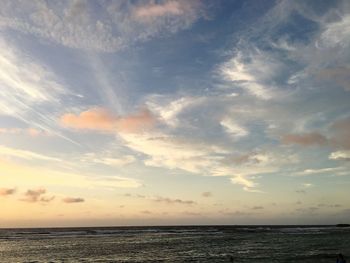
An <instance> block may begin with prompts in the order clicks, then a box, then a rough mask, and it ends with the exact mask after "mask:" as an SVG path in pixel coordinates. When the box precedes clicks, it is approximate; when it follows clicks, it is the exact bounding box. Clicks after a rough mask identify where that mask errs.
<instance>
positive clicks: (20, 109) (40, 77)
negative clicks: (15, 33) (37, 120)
mask: <svg viewBox="0 0 350 263" xmlns="http://www.w3.org/2000/svg"><path fill="white" fill-rule="evenodd" d="M0 49H1V50H2V52H1V54H0V69H1V72H0V85H1V91H0V111H1V113H2V114H9V115H15V116H23V114H25V113H26V112H28V111H29V112H30V111H32V107H33V106H38V105H43V104H45V103H50V104H59V97H60V96H62V95H64V94H66V93H67V92H66V90H65V88H64V87H63V86H62V85H61V84H60V83H59V81H58V80H57V79H56V76H55V74H54V73H53V72H51V71H50V70H49V69H48V68H47V67H44V66H42V65H41V64H40V63H38V62H37V61H35V60H34V59H32V58H30V57H29V56H28V55H27V54H23V52H21V51H19V50H18V49H16V48H14V46H13V45H10V44H9V43H6V42H5V41H4V40H2V39H0Z"/></svg>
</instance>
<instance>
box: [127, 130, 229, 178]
mask: <svg viewBox="0 0 350 263" xmlns="http://www.w3.org/2000/svg"><path fill="white" fill-rule="evenodd" d="M121 137H122V138H123V139H124V140H125V143H126V145H127V146H128V147H129V148H131V149H132V150H134V151H137V152H141V153H143V154H145V155H147V156H148V157H149V158H148V159H146V160H145V164H146V165H149V166H156V167H166V168H170V169H175V168H177V169H182V170H186V171H189V172H193V173H204V174H206V173H207V171H206V170H207V168H208V167H210V166H211V165H213V163H215V162H216V159H217V156H216V155H217V154H219V153H224V152H225V150H224V149H222V148H220V147H217V146H215V145H210V144H205V143H194V142H190V141H189V140H184V139H182V140H181V139H179V138H176V137H173V136H169V135H165V134H162V133H143V134H121Z"/></svg>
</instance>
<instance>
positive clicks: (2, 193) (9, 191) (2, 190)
mask: <svg viewBox="0 0 350 263" xmlns="http://www.w3.org/2000/svg"><path fill="white" fill-rule="evenodd" d="M15 192H16V189H15V188H0V196H7V195H13V194H14V193H15Z"/></svg>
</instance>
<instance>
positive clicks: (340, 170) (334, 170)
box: [295, 166, 348, 176]
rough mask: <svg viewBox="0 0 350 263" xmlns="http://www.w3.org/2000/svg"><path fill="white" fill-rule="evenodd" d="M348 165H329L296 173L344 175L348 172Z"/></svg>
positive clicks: (305, 174)
mask: <svg viewBox="0 0 350 263" xmlns="http://www.w3.org/2000/svg"><path fill="white" fill-rule="evenodd" d="M347 173H348V171H347V168H346V167H342V166H339V167H327V168H320V169H305V170H303V171H300V172H297V173H295V175H297V176H307V175H317V174H335V175H344V174H347Z"/></svg>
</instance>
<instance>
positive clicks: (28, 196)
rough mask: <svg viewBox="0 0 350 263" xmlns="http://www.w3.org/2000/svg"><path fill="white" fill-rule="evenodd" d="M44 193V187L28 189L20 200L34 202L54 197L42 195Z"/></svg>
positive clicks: (46, 200) (49, 199)
mask: <svg viewBox="0 0 350 263" xmlns="http://www.w3.org/2000/svg"><path fill="white" fill-rule="evenodd" d="M45 193H46V189H44V188H38V189H29V190H27V192H26V193H25V194H24V198H22V199H21V201H25V202H29V203H36V202H45V203H47V202H51V201H52V200H53V199H54V198H55V197H54V196H52V197H47V196H43V195H44V194H45Z"/></svg>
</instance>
